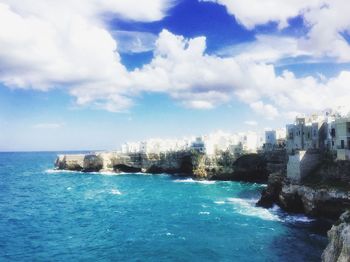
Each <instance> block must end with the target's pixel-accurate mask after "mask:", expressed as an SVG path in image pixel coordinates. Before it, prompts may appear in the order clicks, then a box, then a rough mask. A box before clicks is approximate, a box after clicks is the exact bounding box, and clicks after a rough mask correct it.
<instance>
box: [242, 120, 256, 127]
mask: <svg viewBox="0 0 350 262" xmlns="http://www.w3.org/2000/svg"><path fill="white" fill-rule="evenodd" d="M244 124H246V125H248V126H257V125H258V123H257V122H256V121H254V120H249V121H245V122H244Z"/></svg>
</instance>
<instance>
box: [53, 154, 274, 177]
mask: <svg viewBox="0 0 350 262" xmlns="http://www.w3.org/2000/svg"><path fill="white" fill-rule="evenodd" d="M55 166H56V168H57V169H61V170H73V171H74V170H75V171H82V172H99V171H104V172H106V171H108V172H116V173H120V172H143V173H153V174H160V173H168V174H172V175H178V176H188V177H192V178H194V179H206V180H228V181H245V182H256V183H266V182H267V177H268V176H267V174H268V170H267V164H266V159H265V158H264V157H263V156H261V155H259V154H247V155H243V156H241V157H239V158H238V159H236V158H235V157H234V156H233V155H232V154H230V153H229V152H221V153H218V154H217V155H215V156H207V155H205V154H201V153H198V152H193V151H182V152H169V153H161V154H142V153H133V154H120V153H112V152H103V153H96V154H86V155H83V154H81V155H59V156H58V157H57V159H56V162H55Z"/></svg>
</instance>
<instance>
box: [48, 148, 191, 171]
mask: <svg viewBox="0 0 350 262" xmlns="http://www.w3.org/2000/svg"><path fill="white" fill-rule="evenodd" d="M55 166H56V168H58V169H66V170H76V171H83V172H92V171H111V172H150V173H178V174H182V173H184V174H188V175H192V172H193V164H192V155H191V154H190V153H189V152H173V153H167V154H165V153H164V154H141V153H135V154H120V153H114V152H103V153H95V154H87V155H84V154H77V155H60V156H58V157H57V160H56V163H55Z"/></svg>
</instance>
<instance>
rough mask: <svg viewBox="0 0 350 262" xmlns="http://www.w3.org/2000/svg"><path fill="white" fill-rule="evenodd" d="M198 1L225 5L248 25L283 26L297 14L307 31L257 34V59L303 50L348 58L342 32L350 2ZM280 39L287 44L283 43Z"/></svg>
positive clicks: (348, 24) (341, 59)
mask: <svg viewBox="0 0 350 262" xmlns="http://www.w3.org/2000/svg"><path fill="white" fill-rule="evenodd" d="M200 1H205V2H214V3H217V4H220V5H223V6H225V7H226V9H227V11H228V13H230V14H232V15H234V16H235V18H236V19H237V21H238V22H239V23H241V24H242V25H243V26H245V27H246V28H248V29H253V28H254V27H256V26H258V25H263V24H266V23H268V22H276V23H277V24H278V27H279V28H280V29H283V28H285V27H288V26H289V24H288V19H290V18H294V17H296V16H299V15H300V16H301V17H302V18H303V20H304V25H305V27H306V28H307V29H308V30H307V33H306V35H303V36H300V37H298V38H294V39H291V38H289V39H286V38H283V37H281V38H279V39H277V38H274V37H272V38H271V37H268V38H265V39H261V37H260V39H259V37H258V39H257V42H256V43H254V44H253V52H255V54H257V57H258V59H259V57H260V56H263V58H265V57H266V56H267V57H268V59H275V58H276V56H277V57H279V56H280V55H284V56H287V57H288V56H292V57H295V56H298V55H303V54H305V55H310V56H312V57H314V58H318V59H320V58H324V57H328V58H333V59H335V60H336V61H337V62H350V45H349V43H348V42H347V40H346V39H345V38H344V35H343V34H344V33H347V34H349V33H350V32H349V28H350V17H349V15H348V14H349V13H350V5H349V2H348V1H347V0H310V1H303V0H293V1H280V0H265V1H259V0H237V1H231V0H200ZM271 40H272V41H274V42H275V41H276V42H275V43H276V45H277V50H274V48H275V44H272V45H271ZM269 42H270V43H269ZM283 43H285V44H286V45H285V46H283ZM266 44H267V45H266ZM281 44H282V45H281ZM248 48H249V46H248ZM269 57H270V58H269Z"/></svg>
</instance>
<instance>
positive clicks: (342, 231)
mask: <svg viewBox="0 0 350 262" xmlns="http://www.w3.org/2000/svg"><path fill="white" fill-rule="evenodd" d="M328 240H329V244H328V246H327V247H326V249H325V250H324V252H323V254H322V261H323V262H349V261H350V211H347V212H345V213H344V214H343V215H341V216H340V219H339V221H338V222H337V223H336V224H335V225H334V226H333V227H332V228H331V230H329V231H328Z"/></svg>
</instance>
